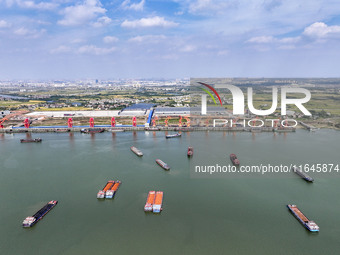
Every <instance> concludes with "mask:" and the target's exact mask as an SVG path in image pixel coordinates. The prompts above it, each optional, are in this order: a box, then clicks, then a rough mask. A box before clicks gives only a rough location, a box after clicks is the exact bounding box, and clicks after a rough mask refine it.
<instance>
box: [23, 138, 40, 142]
mask: <svg viewBox="0 0 340 255" xmlns="http://www.w3.org/2000/svg"><path fill="white" fill-rule="evenodd" d="M41 141H42V139H41V138H35V139H20V142H21V143H41Z"/></svg>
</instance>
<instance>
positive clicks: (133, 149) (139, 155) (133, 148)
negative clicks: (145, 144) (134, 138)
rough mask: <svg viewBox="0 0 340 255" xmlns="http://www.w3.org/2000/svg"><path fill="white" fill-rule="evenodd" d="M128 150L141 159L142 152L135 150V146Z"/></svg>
mask: <svg viewBox="0 0 340 255" xmlns="http://www.w3.org/2000/svg"><path fill="white" fill-rule="evenodd" d="M130 149H131V150H132V151H133V152H134V153H135V154H136V155H137V156H138V157H141V156H143V152H142V151H141V150H139V149H137V148H136V147H135V146H131V147H130Z"/></svg>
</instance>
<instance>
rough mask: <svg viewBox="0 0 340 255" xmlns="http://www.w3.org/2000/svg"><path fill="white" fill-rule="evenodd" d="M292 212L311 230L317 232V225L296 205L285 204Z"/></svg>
mask: <svg viewBox="0 0 340 255" xmlns="http://www.w3.org/2000/svg"><path fill="white" fill-rule="evenodd" d="M287 207H288V209H289V210H290V211H291V213H292V214H294V216H295V217H296V218H297V219H298V220H299V221H300V222H301V224H302V225H304V226H305V228H307V229H308V230H309V231H311V232H318V231H319V226H318V225H316V223H315V222H314V221H312V220H309V219H308V218H307V217H306V216H305V215H304V214H303V213H302V212H301V211H300V210H299V208H298V207H297V206H296V205H287Z"/></svg>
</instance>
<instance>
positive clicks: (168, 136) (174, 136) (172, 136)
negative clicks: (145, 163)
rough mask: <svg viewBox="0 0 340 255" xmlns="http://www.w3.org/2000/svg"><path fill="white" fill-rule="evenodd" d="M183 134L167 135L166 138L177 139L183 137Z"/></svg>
mask: <svg viewBox="0 0 340 255" xmlns="http://www.w3.org/2000/svg"><path fill="white" fill-rule="evenodd" d="M181 136H182V134H180V133H177V134H172V135H166V136H165V138H166V139H168V138H176V137H181Z"/></svg>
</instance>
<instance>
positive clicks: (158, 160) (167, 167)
mask: <svg viewBox="0 0 340 255" xmlns="http://www.w3.org/2000/svg"><path fill="white" fill-rule="evenodd" d="M156 162H157V164H158V165H160V166H161V167H162V168H163V169H164V170H170V167H169V166H168V164H166V163H165V162H163V161H162V160H160V159H156Z"/></svg>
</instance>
